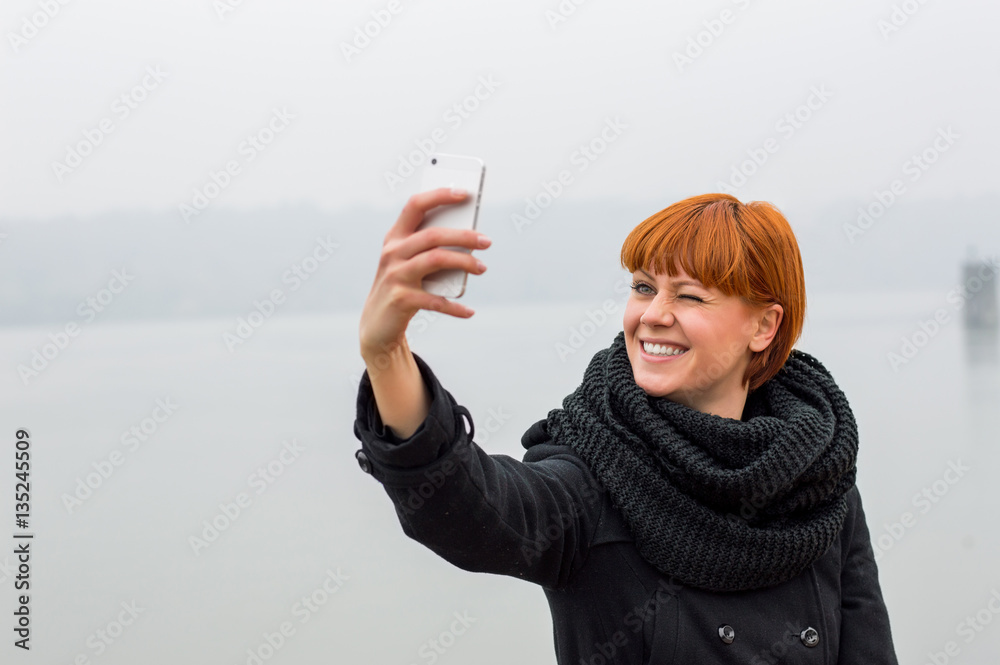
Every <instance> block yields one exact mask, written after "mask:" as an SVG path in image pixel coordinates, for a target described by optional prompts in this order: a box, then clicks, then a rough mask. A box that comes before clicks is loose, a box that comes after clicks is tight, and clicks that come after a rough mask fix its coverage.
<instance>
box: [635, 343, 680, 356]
mask: <svg viewBox="0 0 1000 665" xmlns="http://www.w3.org/2000/svg"><path fill="white" fill-rule="evenodd" d="M639 344H640V346H641V347H642V350H643V351H644V352H645V353H646V354H647V355H650V356H656V357H658V358H672V357H676V356H682V355H684V354H685V353H687V352H688V350H687V349H681V348H679V347H676V346H669V345H667V344H650V343H649V342H640V343H639Z"/></svg>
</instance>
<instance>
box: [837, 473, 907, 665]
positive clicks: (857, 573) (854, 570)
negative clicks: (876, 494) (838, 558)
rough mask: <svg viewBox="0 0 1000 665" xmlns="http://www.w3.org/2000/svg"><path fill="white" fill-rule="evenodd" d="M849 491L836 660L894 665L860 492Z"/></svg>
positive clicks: (847, 663) (854, 664)
mask: <svg viewBox="0 0 1000 665" xmlns="http://www.w3.org/2000/svg"><path fill="white" fill-rule="evenodd" d="M851 492H852V493H853V494H854V497H853V499H854V501H853V502H852V503H853V505H854V508H853V509H852V510H851V511H850V512H849V513H848V516H847V519H846V520H845V523H844V529H845V532H846V533H847V534H849V535H848V537H847V541H846V544H845V547H844V548H843V552H844V555H843V556H844V560H843V566H842V568H841V575H840V588H841V601H840V612H841V626H840V649H839V651H840V655H839V657H838V659H837V660H838V662H839V663H840V664H841V665H898V661H897V660H896V650H895V647H894V646H893V643H892V632H891V630H890V628H889V612H888V610H887V609H886V606H885V602H884V601H883V599H882V589H881V586H880V585H879V580H878V568H877V566H876V564H875V555H874V552H873V551H872V544H871V536H870V535H869V532H868V524H867V522H866V520H865V512H864V509H863V508H862V505H861V494H860V493H859V492H858V488H857V486H854V487H853V488H852V489H851Z"/></svg>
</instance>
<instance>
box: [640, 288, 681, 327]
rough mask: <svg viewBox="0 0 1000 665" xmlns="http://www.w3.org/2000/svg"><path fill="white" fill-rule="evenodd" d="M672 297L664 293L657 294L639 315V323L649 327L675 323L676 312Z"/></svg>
mask: <svg viewBox="0 0 1000 665" xmlns="http://www.w3.org/2000/svg"><path fill="white" fill-rule="evenodd" d="M672 304H673V303H671V301H670V299H669V298H668V297H667V296H666V294H664V293H659V294H657V297H656V298H653V301H652V302H651V303H649V306H648V307H646V311H645V312H643V313H642V316H640V317H639V323H641V324H643V325H644V326H647V327H649V328H654V327H656V326H670V325H672V324H673V323H674V312H673V308H672Z"/></svg>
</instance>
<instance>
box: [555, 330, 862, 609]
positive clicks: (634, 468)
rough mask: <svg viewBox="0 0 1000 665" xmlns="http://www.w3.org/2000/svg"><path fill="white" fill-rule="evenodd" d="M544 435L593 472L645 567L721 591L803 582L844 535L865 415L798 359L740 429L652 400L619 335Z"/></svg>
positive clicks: (802, 356) (813, 364)
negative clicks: (860, 417)
mask: <svg viewBox="0 0 1000 665" xmlns="http://www.w3.org/2000/svg"><path fill="white" fill-rule="evenodd" d="M544 427H545V429H546V431H547V432H548V434H549V436H550V437H551V438H552V439H553V441H554V442H555V443H558V444H565V445H568V446H570V447H572V448H573V449H575V450H576V451H577V452H578V454H579V455H580V456H581V457H582V458H583V459H584V460H585V461H586V462H587V464H588V465H589V466H590V468H591V469H592V471H593V472H594V474H595V475H596V476H597V478H598V480H599V481H600V482H601V484H602V485H603V486H604V488H605V489H606V490H607V491H608V492H609V494H610V497H611V500H612V503H613V504H614V505H615V506H616V507H617V509H618V510H619V511H620V512H621V514H622V516H623V517H624V520H625V523H626V524H627V526H628V528H629V530H630V531H631V533H632V535H633V537H634V538H635V541H636V546H637V547H638V550H639V552H640V553H641V554H642V556H643V557H644V558H645V559H646V560H647V561H649V562H650V563H651V564H652V565H653V566H655V567H656V568H657V569H659V570H660V571H661V572H663V573H665V574H668V575H671V576H673V577H674V578H676V579H677V580H680V581H681V582H683V583H685V584H688V585H690V586H695V587H699V588H703V589H709V590H713V591H742V590H747V589H756V588H762V587H767V586H772V585H775V584H779V583H781V582H784V581H786V580H788V579H791V578H792V577H795V576H796V575H798V574H799V573H800V572H801V571H803V570H804V569H805V568H807V567H808V566H809V565H810V564H812V563H813V562H814V561H816V559H818V558H819V557H821V556H822V555H823V554H824V552H826V550H827V549H828V548H829V546H830V545H831V544H832V543H833V541H834V539H835V538H836V537H837V536H838V534H839V533H840V529H841V527H842V525H843V522H844V518H845V517H846V515H847V500H846V498H845V496H844V495H845V494H846V493H847V492H848V490H850V489H851V487H852V486H853V485H854V481H855V474H856V466H855V465H856V460H857V450H858V433H857V424H856V422H855V420H854V414H853V413H852V411H851V408H850V406H849V405H848V403H847V398H846V397H845V395H844V393H843V392H842V391H841V390H840V388H839V387H838V386H837V384H836V383H835V382H834V380H833V377H832V375H831V374H830V372H829V371H828V370H827V369H826V368H825V367H824V366H823V365H822V364H821V363H820V362H819V361H818V360H817V359H816V358H814V357H812V356H811V355H809V354H807V353H805V352H803V351H800V350H798V349H793V351H792V352H791V355H790V356H789V357H788V359H787V360H786V362H785V364H784V365H783V366H782V368H781V369H780V370H779V371H778V373H777V374H776V375H775V376H774V377H772V378H771V379H770V380H769V381H767V382H765V383H764V384H763V385H761V386H760V388H758V389H757V390H755V391H753V392H752V393H750V394H749V395H748V397H747V402H746V405H745V408H744V413H743V418H742V420H735V419H732V418H725V417H722V416H717V415H712V414H707V413H703V412H701V411H697V410H695V409H692V408H690V407H687V406H684V405H683V404H680V403H678V402H673V401H671V400H669V399H667V398H664V397H652V396H650V395H648V394H647V393H646V392H645V391H644V390H643V389H642V388H640V387H639V385H638V384H637V383H636V382H635V378H634V375H633V373H632V365H631V363H630V361H629V358H628V354H627V352H626V349H625V333H624V331H620V332H619V333H618V335H617V336H616V337H615V340H614V342H613V343H612V344H611V346H610V347H608V348H605V349H602V350H600V351H598V352H597V353H596V354H595V355H594V357H593V359H592V360H591V361H590V364H589V365H588V367H587V370H586V372H585V373H584V377H583V381H582V383H581V384H580V386H579V387H578V388H577V389H576V390H575V391H574V392H573V393H571V394H570V395H568V396H567V397H566V398H565V399H564V400H563V406H562V408H561V409H553V410H551V411H550V412H549V414H548V416H547V418H546V421H545V423H544Z"/></svg>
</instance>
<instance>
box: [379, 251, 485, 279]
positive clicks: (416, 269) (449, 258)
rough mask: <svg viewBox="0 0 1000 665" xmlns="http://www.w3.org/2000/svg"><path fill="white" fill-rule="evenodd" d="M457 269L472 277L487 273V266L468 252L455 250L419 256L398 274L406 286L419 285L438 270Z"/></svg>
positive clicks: (408, 262)
mask: <svg viewBox="0 0 1000 665" xmlns="http://www.w3.org/2000/svg"><path fill="white" fill-rule="evenodd" d="M452 268H457V269H459V270H464V271H465V272H467V273H469V274H472V275H481V274H482V273H484V272H486V265H485V264H483V263H482V262H481V261H480V260H479V259H477V258H476V257H474V256H472V255H471V254H469V253H468V252H460V251H458V250H454V249H445V248H443V247H438V248H437V249H429V250H427V251H426V252H421V253H420V254H417V255H416V256H414V257H413V258H411V259H410V260H408V261H407V262H406V263H404V264H403V265H402V266H401V267H400V268H399V271H398V272H397V273H396V276H397V278H398V279H400V280H401V281H403V282H404V283H406V284H419V283H420V282H421V281H422V280H423V278H424V277H425V276H427V275H429V274H431V273H433V272H437V271H438V270H448V269H452Z"/></svg>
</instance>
